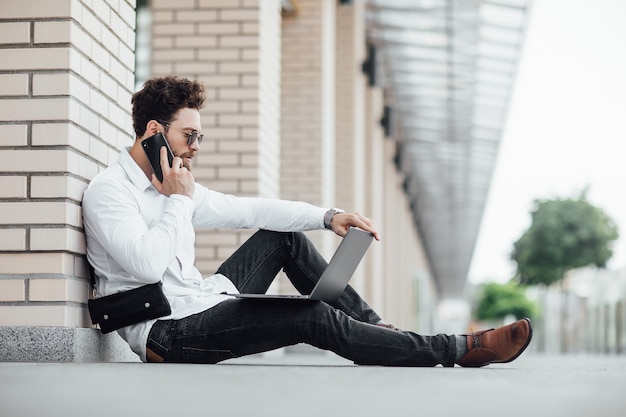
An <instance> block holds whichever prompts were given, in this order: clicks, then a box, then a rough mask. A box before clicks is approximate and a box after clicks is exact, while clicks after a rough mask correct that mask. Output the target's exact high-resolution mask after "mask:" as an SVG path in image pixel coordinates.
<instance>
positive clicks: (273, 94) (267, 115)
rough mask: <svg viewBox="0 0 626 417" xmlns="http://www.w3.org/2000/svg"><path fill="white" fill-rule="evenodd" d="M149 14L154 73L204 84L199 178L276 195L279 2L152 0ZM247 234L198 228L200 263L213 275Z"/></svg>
mask: <svg viewBox="0 0 626 417" xmlns="http://www.w3.org/2000/svg"><path fill="white" fill-rule="evenodd" d="M152 13H153V22H154V23H153V32H152V33H153V50H152V54H153V63H152V70H153V71H152V72H153V75H166V74H175V75H179V76H184V77H189V78H193V79H197V80H199V81H201V82H203V83H204V84H205V86H206V87H207V105H206V107H205V108H204V109H203V110H202V112H201V116H202V128H203V131H204V133H205V138H206V139H205V140H204V142H203V143H202V147H201V151H200V154H199V155H198V157H197V158H196V161H195V165H194V167H193V174H194V177H195V178H196V180H197V181H198V182H200V183H202V184H204V185H206V186H208V187H210V188H212V189H214V190H217V191H222V192H226V193H233V194H237V195H250V196H263V197H278V196H279V192H280V182H279V170H280V163H279V155H280V145H279V144H280V125H279V120H280V96H279V94H280V36H281V33H280V19H281V15H280V13H281V8H280V2H279V1H278V0H263V1H260V0H245V1H238V0H198V1H196V0H183V1H178V0H176V1H175V0H154V1H152ZM249 235H250V233H249V232H242V231H229V230H221V231H214V230H210V231H208V230H198V233H197V238H196V248H197V256H196V260H197V262H196V265H197V267H198V268H199V269H200V271H201V272H202V273H203V274H205V275H208V274H211V273H213V272H214V271H215V270H216V269H217V267H218V266H219V265H220V263H221V262H222V261H223V260H224V259H225V258H226V257H227V256H229V255H230V254H231V253H232V252H233V251H234V250H235V249H236V248H237V247H238V246H239V245H240V244H241V243H243V242H244V241H245V240H246V239H247V238H248V237H249Z"/></svg>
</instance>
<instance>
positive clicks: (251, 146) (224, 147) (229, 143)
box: [218, 140, 259, 152]
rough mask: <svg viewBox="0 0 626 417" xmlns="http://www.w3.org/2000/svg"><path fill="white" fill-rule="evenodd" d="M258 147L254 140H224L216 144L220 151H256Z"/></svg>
mask: <svg viewBox="0 0 626 417" xmlns="http://www.w3.org/2000/svg"><path fill="white" fill-rule="evenodd" d="M258 148H259V143H258V142H257V141H256V140H224V141H220V142H219V144H218V149H219V151H220V152H256V151H257V150H258Z"/></svg>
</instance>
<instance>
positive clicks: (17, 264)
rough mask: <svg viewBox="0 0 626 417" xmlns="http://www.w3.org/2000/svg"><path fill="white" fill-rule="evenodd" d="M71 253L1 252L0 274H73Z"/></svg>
mask: <svg viewBox="0 0 626 417" xmlns="http://www.w3.org/2000/svg"><path fill="white" fill-rule="evenodd" d="M73 272H74V257H73V256H72V255H70V254H69V253H0V274H72V273H73Z"/></svg>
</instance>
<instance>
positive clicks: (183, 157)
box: [177, 151, 196, 171]
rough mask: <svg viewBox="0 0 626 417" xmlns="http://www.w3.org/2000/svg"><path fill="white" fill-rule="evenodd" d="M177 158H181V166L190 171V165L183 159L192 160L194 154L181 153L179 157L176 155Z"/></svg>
mask: <svg viewBox="0 0 626 417" xmlns="http://www.w3.org/2000/svg"><path fill="white" fill-rule="evenodd" d="M177 156H178V157H179V158H181V159H182V160H183V166H184V167H185V168H187V170H188V171H191V163H190V161H189V160H187V159H185V158H191V159H192V160H193V158H194V157H195V156H196V153H195V152H193V151H192V152H185V153H182V154H180V155H177Z"/></svg>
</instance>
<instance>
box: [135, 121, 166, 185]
mask: <svg viewBox="0 0 626 417" xmlns="http://www.w3.org/2000/svg"><path fill="white" fill-rule="evenodd" d="M141 146H142V147H143V150H144V151H145V152H146V156H147V157H148V161H150V165H151V166H152V170H153V171H154V175H156V177H157V179H158V180H159V182H163V170H162V169H161V148H162V147H163V146H165V147H166V148H167V160H168V162H169V166H170V168H171V167H172V162H173V161H174V154H173V153H172V150H171V149H170V145H169V144H168V143H167V141H166V140H165V137H164V136H163V134H162V133H161V132H159V133H157V134H156V135H154V136H150V137H149V138H148V139H145V140H144V141H143V142H141Z"/></svg>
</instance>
